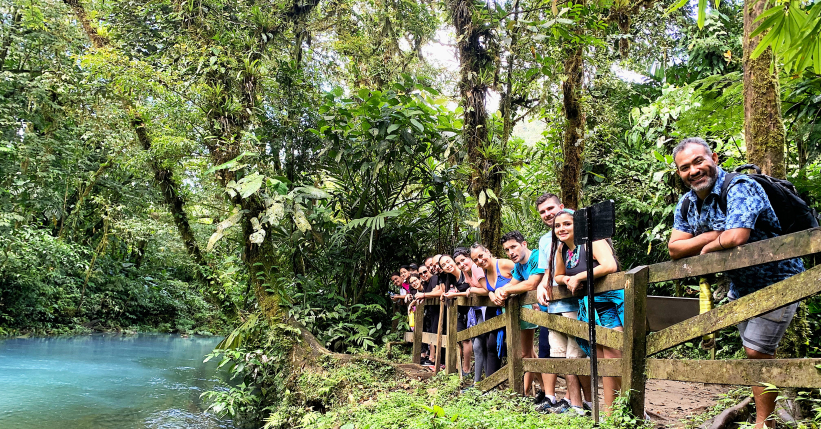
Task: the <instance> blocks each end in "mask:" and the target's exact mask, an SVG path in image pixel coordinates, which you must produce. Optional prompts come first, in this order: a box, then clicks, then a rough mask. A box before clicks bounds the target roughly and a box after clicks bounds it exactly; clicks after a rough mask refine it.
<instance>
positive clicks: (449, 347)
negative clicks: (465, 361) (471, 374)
mask: <svg viewBox="0 0 821 429" xmlns="http://www.w3.org/2000/svg"><path fill="white" fill-rule="evenodd" d="M456 308H457V307H456V304H455V303H451V304H450V305H448V307H447V313H446V314H447V317H448V320H447V324H448V335H447V340H446V341H445V344H446V346H445V347H446V348H445V373H447V374H455V373H456V366H457V360H458V359H457V357H458V356H459V355H460V354H459V352H460V350H459V346H458V344H459V343H458V342H457V341H456V322H457V317H458V315H459V314H458V313H457V310H456ZM459 373H460V374H461V373H462V371H461V366H459Z"/></svg>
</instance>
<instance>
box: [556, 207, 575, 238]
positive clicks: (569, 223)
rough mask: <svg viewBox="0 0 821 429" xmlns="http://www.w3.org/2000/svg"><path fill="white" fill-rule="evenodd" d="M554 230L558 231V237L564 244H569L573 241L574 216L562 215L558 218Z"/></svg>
mask: <svg viewBox="0 0 821 429" xmlns="http://www.w3.org/2000/svg"><path fill="white" fill-rule="evenodd" d="M553 229H554V230H555V231H556V237H558V239H559V241H561V242H563V243H568V242H569V241H572V240H573V215H571V214H570V213H562V214H560V215H558V216H556V219H555V224H554V225H553Z"/></svg>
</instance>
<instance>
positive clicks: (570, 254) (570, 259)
mask: <svg viewBox="0 0 821 429" xmlns="http://www.w3.org/2000/svg"><path fill="white" fill-rule="evenodd" d="M577 250H579V248H578V247H577V248H575V249H573V250H570V249H568V250H567V262H566V263H565V267H567V268H573V267H575V266H576V265H579V253H581V252H578V251H577Z"/></svg>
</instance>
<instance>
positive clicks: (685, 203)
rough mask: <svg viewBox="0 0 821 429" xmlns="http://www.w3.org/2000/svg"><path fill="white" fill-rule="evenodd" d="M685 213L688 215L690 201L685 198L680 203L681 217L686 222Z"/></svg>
mask: <svg viewBox="0 0 821 429" xmlns="http://www.w3.org/2000/svg"><path fill="white" fill-rule="evenodd" d="M687 213H690V199H689V198H686V197H685V198H684V201H682V203H681V217H683V218H684V220H687Z"/></svg>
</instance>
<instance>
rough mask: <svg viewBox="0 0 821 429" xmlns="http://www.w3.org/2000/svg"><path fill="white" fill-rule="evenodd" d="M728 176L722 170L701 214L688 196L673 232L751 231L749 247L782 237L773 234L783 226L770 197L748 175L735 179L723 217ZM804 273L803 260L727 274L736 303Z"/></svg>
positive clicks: (692, 196)
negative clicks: (723, 193) (721, 203)
mask: <svg viewBox="0 0 821 429" xmlns="http://www.w3.org/2000/svg"><path fill="white" fill-rule="evenodd" d="M726 175H727V172H725V171H724V170H723V169H722V168H720V167H719V168H718V177H717V179H716V183H715V185H713V189H712V191H710V194H709V195H707V197H706V198H705V199H704V203H703V205H702V207H701V211H700V212H699V210H698V206H697V202H698V197H697V196H696V193H695V192H693V191H692V190H691V191H689V192H687V193H686V194H684V196H683V197H681V199H680V200H679V202H678V205H677V206H676V210H675V221H674V223H673V228H674V229H677V230H679V231H681V232H685V233H688V234H692V235H693V236H696V235H699V234H702V233H705V232H709V231H725V230H728V229H733V228H748V229H751V230H752V231H750V239H749V240H748V243H753V242H756V241H760V240H766V239H768V238H773V237H776V236H778V234H777V233H775V232H772V231H779V230H780V229H781V225H780V224H779V223H778V217H776V215H775V211H774V210H773V207H772V205H771V204H770V199H769V198H768V197H767V193H766V192H764V188H762V187H761V185H759V184H758V183H757V182H756V181H755V180H753V179H751V178H749V177H747V176H746V175H744V174H739V175H737V176H735V177H734V178H733V179H732V180H733V182H732V184H731V186H730V188H729V190H728V192H727V213H726V214H725V213H722V211H721V208H720V206H719V199H720V198H721V195H720V193H721V186H722V185H723V184H724V178H725V176H726ZM685 198H689V199H690V207H689V210H688V213H686V214H682V213H681V205H682V202H683V201H684V199H685ZM802 271H804V264H803V262H802V261H801V258H794V259H786V260H783V261H778V262H769V263H766V264H761V265H756V266H753V267H749V268H742V269H738V270H731V271H727V272H726V274H727V276H728V277H729V278H730V282H731V283H730V294H729V295H730V297H731V298H733V299H736V298H740V297H742V296H744V295H748V294H750V293H753V292H755V291H757V290H759V289H763V288H765V287H767V286H769V285H771V284H774V283H778V282H780V281H782V280H784V279H787V278H789V277H792V276H794V275H796V274H798V273H800V272H802Z"/></svg>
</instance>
